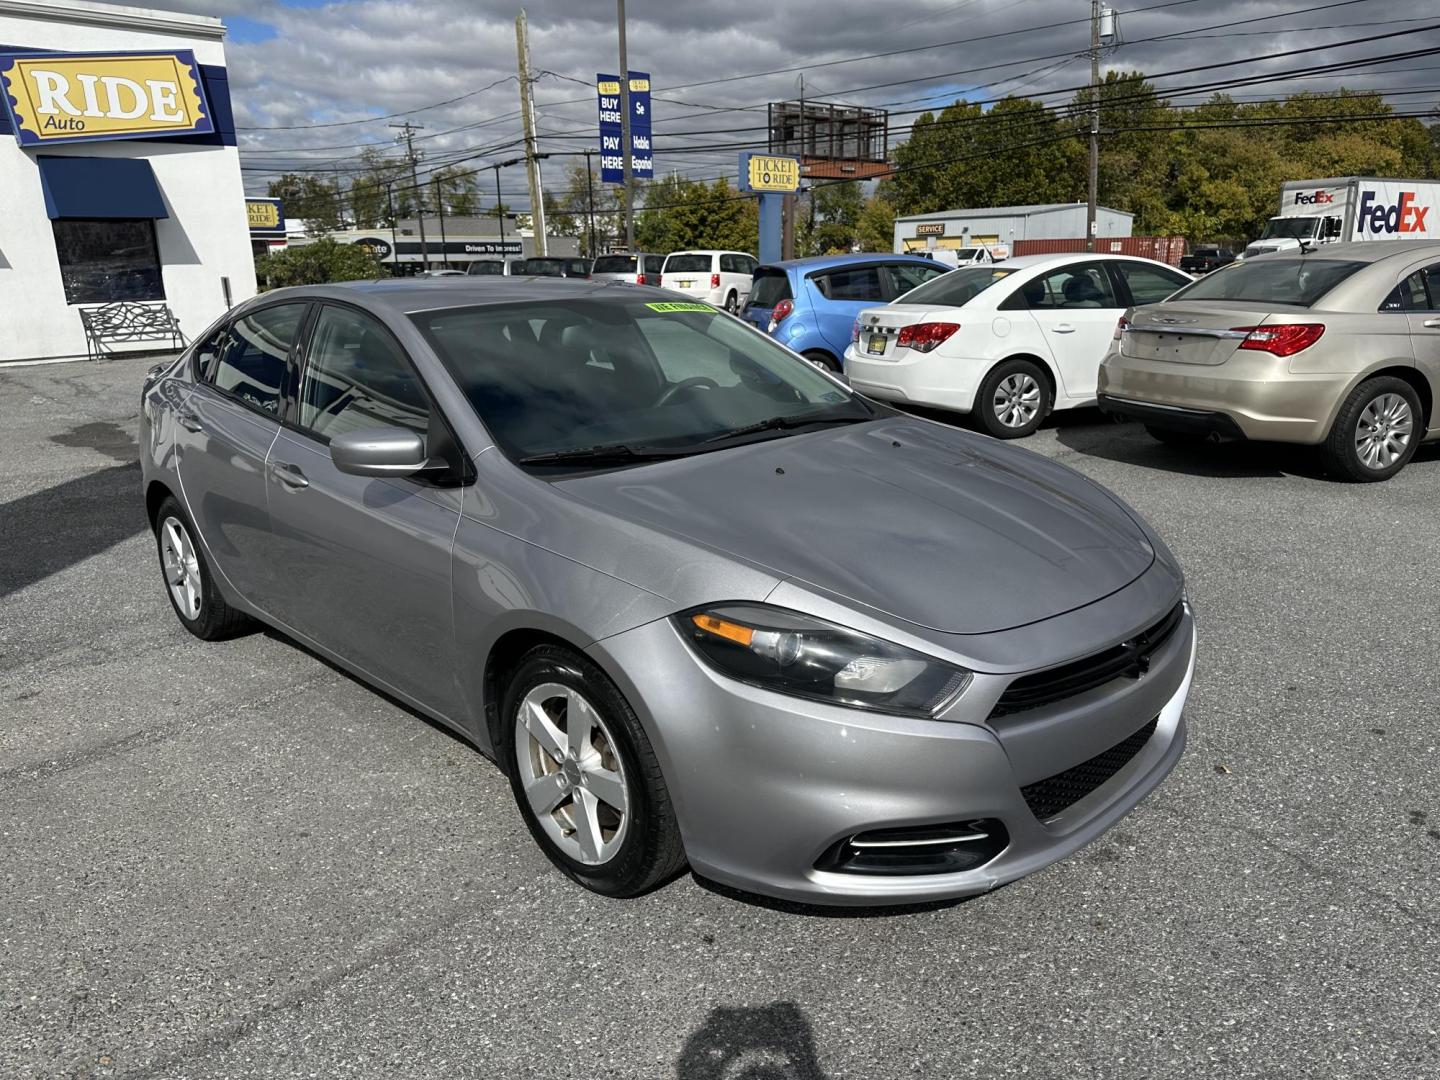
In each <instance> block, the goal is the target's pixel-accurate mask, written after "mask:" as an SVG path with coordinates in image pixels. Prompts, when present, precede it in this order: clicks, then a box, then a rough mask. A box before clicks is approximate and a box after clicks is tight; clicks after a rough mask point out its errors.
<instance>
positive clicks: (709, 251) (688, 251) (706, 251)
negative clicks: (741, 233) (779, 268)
mask: <svg viewBox="0 0 1440 1080" xmlns="http://www.w3.org/2000/svg"><path fill="white" fill-rule="evenodd" d="M670 255H744V256H745V257H746V258H748V259H753V258H755V256H754V255H751V254H750V253H749V252H748V251H733V250H731V249H730V248H685V249H684V250H683V251H672V252H670ZM670 255H666V256H665V257H666V258H667V259H668V258H669V257H670Z"/></svg>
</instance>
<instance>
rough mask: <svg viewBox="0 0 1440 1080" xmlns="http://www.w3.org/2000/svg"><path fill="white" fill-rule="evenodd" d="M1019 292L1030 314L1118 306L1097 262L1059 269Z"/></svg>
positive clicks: (1106, 277)
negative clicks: (1033, 312) (1031, 312)
mask: <svg viewBox="0 0 1440 1080" xmlns="http://www.w3.org/2000/svg"><path fill="white" fill-rule="evenodd" d="M1020 291H1021V292H1022V293H1023V294H1024V297H1025V303H1026V306H1027V307H1029V308H1030V310H1031V311H1076V310H1083V309H1085V308H1115V307H1119V306H1120V305H1119V303H1118V302H1117V301H1116V299H1115V290H1114V288H1112V287H1111V284H1110V275H1109V274H1107V273H1106V272H1105V267H1104V266H1103V265H1102V264H1100V263H1098V262H1093V263H1074V264H1072V265H1070V266H1062V267H1061V268H1060V269H1059V270H1053V271H1051V272H1050V273H1048V274H1046V275H1045V276H1044V277H1039V278H1036V279H1035V280H1034V281H1031V282H1028V283H1026V285H1025V286H1024V288H1023V289H1021V290H1020Z"/></svg>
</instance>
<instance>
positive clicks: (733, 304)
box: [725, 289, 740, 315]
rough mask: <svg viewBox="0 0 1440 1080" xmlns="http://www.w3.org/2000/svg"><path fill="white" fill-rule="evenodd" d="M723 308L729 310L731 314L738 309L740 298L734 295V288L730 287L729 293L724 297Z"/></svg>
mask: <svg viewBox="0 0 1440 1080" xmlns="http://www.w3.org/2000/svg"><path fill="white" fill-rule="evenodd" d="M725 310H726V311H728V312H730V314H731V315H734V314H735V313H736V312H738V311H739V310H740V298H739V297H738V296H736V295H735V290H734V289H731V290H730V294H729V295H728V296H726V297H725Z"/></svg>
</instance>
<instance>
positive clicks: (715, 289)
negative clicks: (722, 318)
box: [660, 250, 760, 313]
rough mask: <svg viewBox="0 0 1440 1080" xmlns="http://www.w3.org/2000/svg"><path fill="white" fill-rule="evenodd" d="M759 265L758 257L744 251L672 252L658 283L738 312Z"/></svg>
mask: <svg viewBox="0 0 1440 1080" xmlns="http://www.w3.org/2000/svg"><path fill="white" fill-rule="evenodd" d="M759 265H760V263H759V260H757V259H756V258H755V257H754V256H753V255H746V254H745V253H744V252H743V251H705V250H701V251H675V252H671V253H670V254H669V255H667V256H666V257H665V265H664V266H663V267H662V268H661V270H660V277H661V282H660V285H661V288H665V289H669V290H670V291H672V292H678V293H685V294H686V295H687V296H693V297H695V299H697V300H704V301H705V302H706V303H708V304H714V305H715V306H716V307H723V308H724V309H725V310H726V311H729V312H732V313H733V312H738V311H739V310H740V309H741V308H742V307H744V306H745V301H746V300H748V299H749V298H750V286H751V285H752V283H753V282H754V280H755V268H756V267H757V266H759Z"/></svg>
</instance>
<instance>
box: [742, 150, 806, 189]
mask: <svg viewBox="0 0 1440 1080" xmlns="http://www.w3.org/2000/svg"><path fill="white" fill-rule="evenodd" d="M799 187H800V162H799V160H798V159H797V158H793V157H776V156H775V155H774V154H741V155H740V190H741V191H760V192H766V191H769V192H783V193H785V194H787V195H788V194H790V193H792V192H794V191H797V190H798V189H799Z"/></svg>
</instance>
